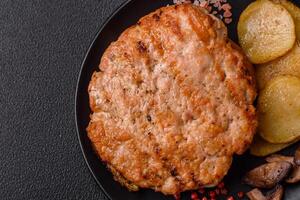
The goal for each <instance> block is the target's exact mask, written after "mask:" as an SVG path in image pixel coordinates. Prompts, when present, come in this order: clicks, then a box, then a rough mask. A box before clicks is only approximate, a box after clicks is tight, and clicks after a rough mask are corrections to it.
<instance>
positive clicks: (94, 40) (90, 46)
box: [74, 0, 132, 200]
mask: <svg viewBox="0 0 300 200" xmlns="http://www.w3.org/2000/svg"><path fill="white" fill-rule="evenodd" d="M131 1H132V0H126V1H125V2H123V3H121V4H120V5H119V6H118V7H117V8H116V9H115V10H114V11H113V12H112V13H111V14H110V15H109V16H108V17H107V18H106V19H105V20H104V22H103V23H102V24H101V25H100V28H99V30H98V31H97V33H96V34H95V36H94V37H93V39H92V42H91V44H90V45H89V47H88V48H87V50H86V51H85V54H84V55H85V56H84V59H83V61H82V63H81V65H80V70H79V73H78V76H77V81H76V89H75V105H74V107H75V125H76V135H77V140H78V142H79V146H80V150H81V154H82V156H83V158H84V161H85V165H86V166H87V167H88V169H89V171H90V174H91V175H92V177H93V179H94V181H95V182H96V183H97V185H98V186H99V187H100V189H101V190H102V192H103V193H104V195H105V197H107V198H108V199H109V200H113V199H112V198H111V196H110V195H109V194H108V193H107V191H106V190H105V189H104V187H103V186H102V184H101V183H100V182H99V180H98V178H97V177H96V174H95V172H94V171H93V169H92V168H91V166H90V164H89V161H88V158H87V155H86V153H85V151H84V147H83V144H82V140H81V137H80V135H81V133H80V130H79V119H78V107H79V106H78V98H79V87H80V80H81V76H82V72H83V69H84V67H85V65H86V62H87V58H88V57H89V55H90V52H91V50H92V48H93V46H94V45H95V42H96V40H97V39H98V37H99V35H100V34H101V32H102V31H103V29H104V28H105V27H106V25H107V24H108V23H109V22H110V21H111V20H112V19H113V18H114V16H115V15H116V14H117V13H118V12H119V11H120V10H122V9H123V8H124V7H125V6H126V5H127V4H129V3H130V2H131Z"/></svg>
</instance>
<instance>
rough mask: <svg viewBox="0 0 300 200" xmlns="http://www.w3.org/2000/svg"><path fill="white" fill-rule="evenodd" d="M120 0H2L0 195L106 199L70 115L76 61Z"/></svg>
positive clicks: (0, 44) (5, 196)
mask: <svg viewBox="0 0 300 200" xmlns="http://www.w3.org/2000/svg"><path fill="white" fill-rule="evenodd" d="M122 2H124V0H65V1H61V0H49V1H43V0H39V1H37V0H29V1H20V0H19V1H17V0H1V1H0V199H1V200H6V199H13V200H18V199H26V200H27V199H28V200H29V199H51V200H54V199H59V200H61V199H89V200H92V199H97V200H102V199H103V200H104V199H106V198H105V197H104V195H103V193H102V191H101V190H100V188H99V187H98V186H97V185H96V182H95V181H94V180H93V178H92V176H91V174H90V172H89V171H88V168H87V166H86V164H85V162H84V159H83V156H82V154H81V151H80V147H79V144H78V141H77V136H76V129H75V122H74V94H75V87H76V82H77V77H78V74H79V70H80V65H81V62H82V60H83V58H84V55H85V53H86V50H87V48H88V46H89V45H90V43H91V42H92V39H93V37H94V36H95V34H96V33H97V31H98V29H99V28H100V26H101V24H102V23H103V22H104V20H105V19H106V18H107V17H108V16H109V15H110V14H111V13H112V12H113V10H115V9H116V8H117V7H118V6H119V5H120V4H121V3H122Z"/></svg>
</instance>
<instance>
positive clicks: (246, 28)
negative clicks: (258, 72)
mask: <svg viewBox="0 0 300 200" xmlns="http://www.w3.org/2000/svg"><path fill="white" fill-rule="evenodd" d="M238 36H239V41H240V45H241V46H242V48H243V50H244V52H245V53H246V55H247V56H248V58H249V59H250V61H251V62H252V63H255V64H259V63H266V62H269V61H271V60H274V59H276V58H278V57H280V56H282V55H284V54H285V53H286V52H287V51H289V50H290V49H291V48H292V47H293V46H294V43H295V38H296V35H295V24H294V21H293V18H292V16H291V15H290V14H289V12H288V11H287V10H286V9H285V8H284V7H283V6H281V5H280V4H275V3H273V2H271V1H269V0H258V1H255V2H253V3H251V4H250V5H249V6H248V7H247V8H246V9H245V10H244V11H243V13H242V14H241V16H240V19H239V22H238Z"/></svg>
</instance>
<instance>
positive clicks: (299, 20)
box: [273, 0, 300, 40]
mask: <svg viewBox="0 0 300 200" xmlns="http://www.w3.org/2000/svg"><path fill="white" fill-rule="evenodd" d="M273 2H275V3H279V4H281V5H282V6H283V7H284V8H285V9H287V11H288V12H289V13H290V14H291V15H292V17H293V19H294V22H295V26H296V36H297V39H298V40H300V8H299V7H297V6H296V5H294V4H293V3H292V2H290V1H288V0H273Z"/></svg>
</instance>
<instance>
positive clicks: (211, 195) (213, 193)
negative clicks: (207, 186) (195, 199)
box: [209, 191, 217, 198]
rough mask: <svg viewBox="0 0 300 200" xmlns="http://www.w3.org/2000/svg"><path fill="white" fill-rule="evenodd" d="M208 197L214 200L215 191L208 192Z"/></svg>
mask: <svg viewBox="0 0 300 200" xmlns="http://www.w3.org/2000/svg"><path fill="white" fill-rule="evenodd" d="M209 196H210V197H211V198H215V197H216V196H217V195H216V192H215V191H210V192H209Z"/></svg>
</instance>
